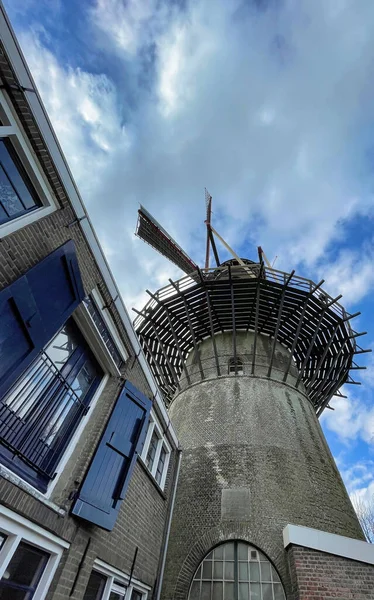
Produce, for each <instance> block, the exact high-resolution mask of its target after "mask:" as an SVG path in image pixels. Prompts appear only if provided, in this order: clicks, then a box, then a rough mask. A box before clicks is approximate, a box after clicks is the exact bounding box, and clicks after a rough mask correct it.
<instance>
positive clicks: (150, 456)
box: [145, 431, 159, 471]
mask: <svg viewBox="0 0 374 600" xmlns="http://www.w3.org/2000/svg"><path fill="white" fill-rule="evenodd" d="M158 440H159V437H158V435H157V433H156V431H154V432H153V434H152V439H151V442H150V444H149V448H148V452H147V456H146V459H145V464H146V465H147V467H148V469H149V470H150V471H152V468H153V463H154V460H155V455H156V450H157V444H158Z"/></svg>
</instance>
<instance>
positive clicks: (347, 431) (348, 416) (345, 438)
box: [320, 386, 374, 447]
mask: <svg viewBox="0 0 374 600" xmlns="http://www.w3.org/2000/svg"><path fill="white" fill-rule="evenodd" d="M346 387H347V386H345V387H343V388H342V391H343V394H345V395H347V396H348V397H347V398H333V399H332V400H331V401H330V406H331V407H333V408H334V410H333V411H330V410H325V411H324V412H323V414H322V416H321V419H320V420H321V424H323V426H324V427H325V428H327V429H328V430H329V431H331V432H333V433H335V434H336V435H337V437H338V438H339V440H340V441H341V442H343V443H344V444H349V443H350V442H352V441H353V440H357V439H361V440H363V441H364V442H366V443H367V444H369V445H372V446H373V447H374V406H373V405H372V403H369V402H368V403H366V402H365V401H364V400H363V399H362V398H360V399H358V398H356V397H354V396H353V395H351V394H348V393H347V390H346Z"/></svg>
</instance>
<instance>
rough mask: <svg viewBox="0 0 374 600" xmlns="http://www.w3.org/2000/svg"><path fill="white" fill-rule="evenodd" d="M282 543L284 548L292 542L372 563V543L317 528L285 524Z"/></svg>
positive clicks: (373, 556)
mask: <svg viewBox="0 0 374 600" xmlns="http://www.w3.org/2000/svg"><path fill="white" fill-rule="evenodd" d="M283 543H284V547H285V548H287V547H288V546H289V545H290V544H294V545H295V546H304V548H311V549H312V550H319V551H320V552H326V553H328V554H334V555H336V556H342V557H343V558H348V559H350V560H357V561H359V562H363V563H367V564H369V565H374V544H369V543H368V542H363V541H361V540H355V539H353V538H348V537H345V536H343V535H336V534H335V533H327V532H326V531H320V530H319V529H312V528H310V527H302V526H301V525H287V526H286V527H285V528H284V529H283Z"/></svg>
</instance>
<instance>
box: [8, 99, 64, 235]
mask: <svg viewBox="0 0 374 600" xmlns="http://www.w3.org/2000/svg"><path fill="white" fill-rule="evenodd" d="M0 111H1V114H2V116H3V117H4V116H5V120H6V121H7V122H8V124H6V125H2V126H0V139H1V138H9V140H10V141H11V142H12V144H13V146H14V149H15V152H16V154H17V156H18V158H19V159H20V161H21V163H22V166H23V168H24V169H25V171H26V173H27V175H28V177H29V179H30V181H31V184H32V186H33V187H34V189H35V192H36V194H37V196H38V198H39V200H40V202H41V206H40V207H39V208H35V210H31V211H30V212H28V213H26V214H24V215H21V216H19V217H16V218H15V219H12V220H10V221H8V222H7V223H3V224H2V225H0V239H1V238H3V237H5V236H6V235H9V234H10V233H13V232H15V231H17V230H18V229H20V228H21V227H25V225H29V224H30V223H33V222H34V221H37V220H38V219H41V218H42V217H45V216H46V215H49V214H50V213H52V212H54V211H55V210H57V209H58V203H57V201H56V200H55V198H54V195H53V192H52V190H51V188H50V187H49V184H48V181H47V179H46V177H45V175H44V173H43V172H42V169H41V167H40V166H39V164H38V161H37V158H36V155H35V152H34V151H33V149H32V147H31V144H30V142H29V140H27V139H26V136H25V134H24V133H23V132H22V128H21V126H20V123H19V120H18V117H17V115H16V114H15V112H14V110H13V107H12V106H11V104H10V102H9V100H8V99H7V96H6V94H5V93H4V92H3V91H2V90H0Z"/></svg>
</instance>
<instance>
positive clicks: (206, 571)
mask: <svg viewBox="0 0 374 600" xmlns="http://www.w3.org/2000/svg"><path fill="white" fill-rule="evenodd" d="M203 579H212V561H210V560H209V561H206V560H204V563H203Z"/></svg>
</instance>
